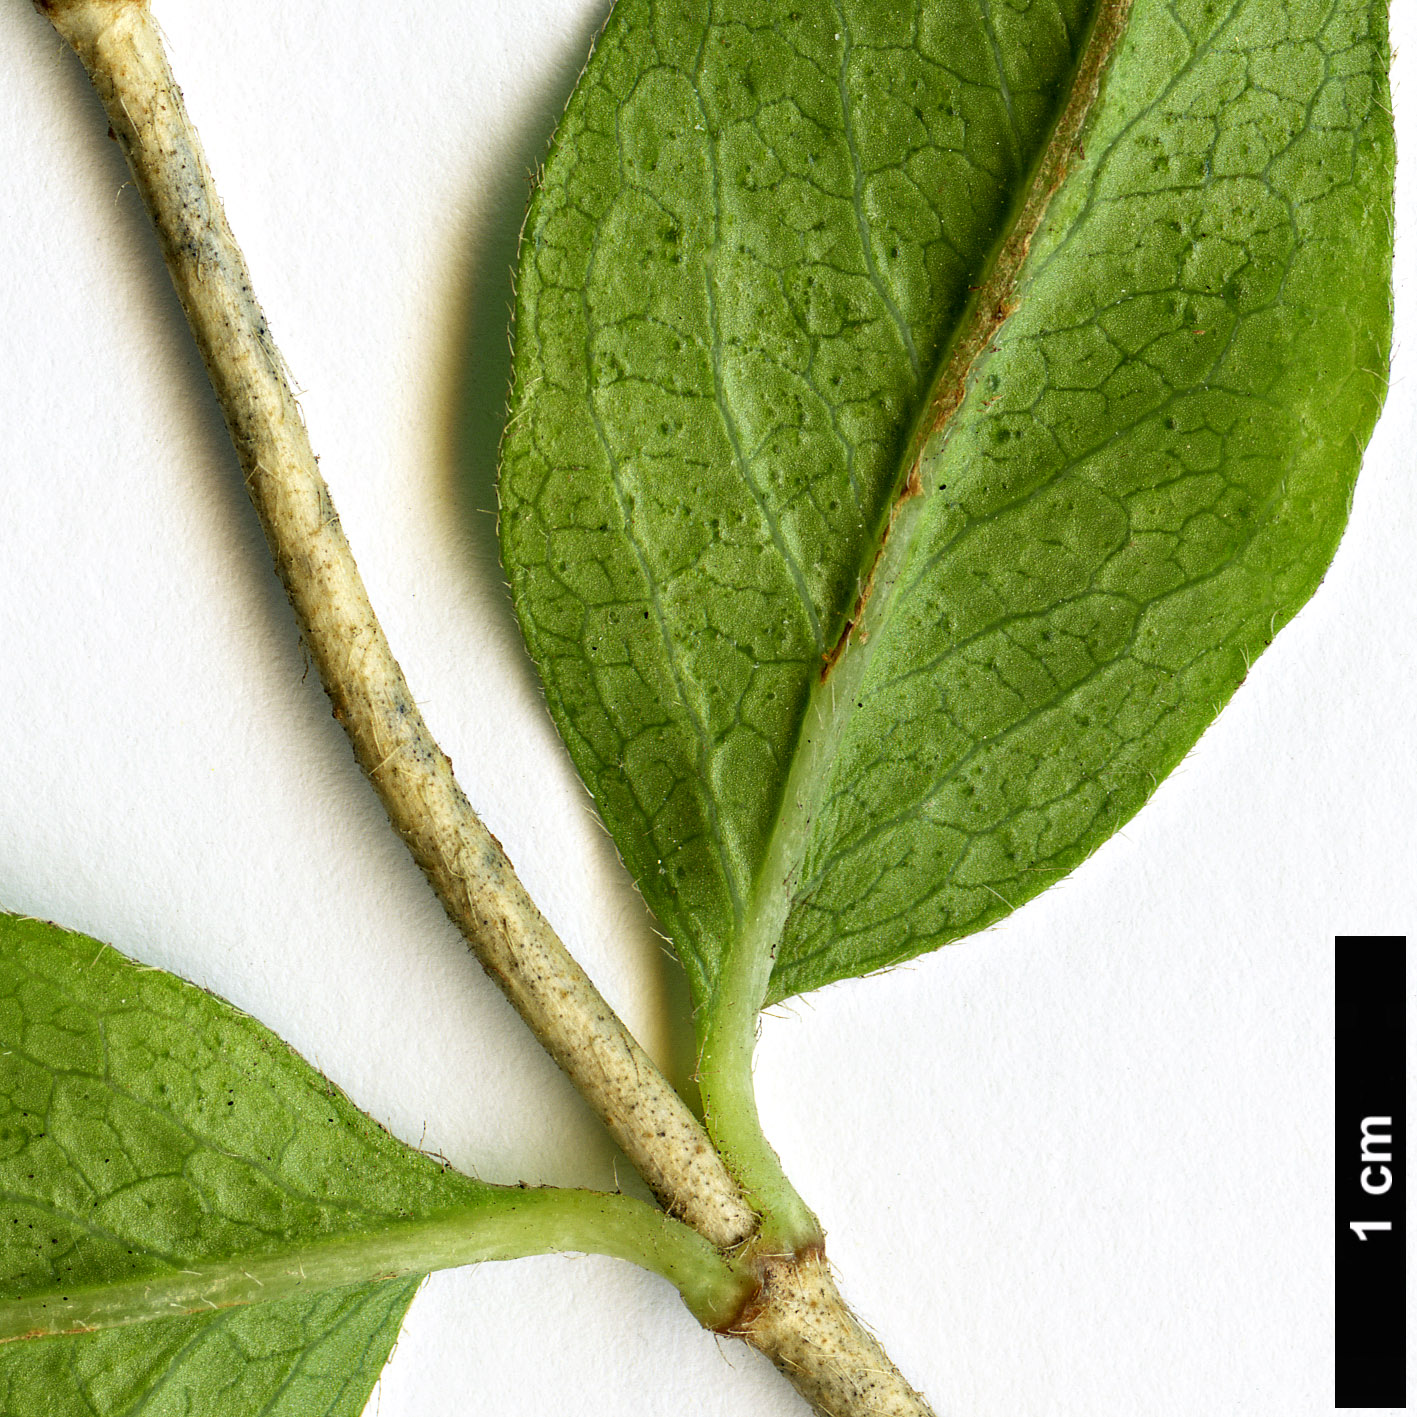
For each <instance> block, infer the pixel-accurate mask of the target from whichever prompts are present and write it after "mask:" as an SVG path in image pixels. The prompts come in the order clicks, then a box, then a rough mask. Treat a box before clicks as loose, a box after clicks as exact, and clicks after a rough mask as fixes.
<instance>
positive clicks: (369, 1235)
mask: <svg viewBox="0 0 1417 1417" xmlns="http://www.w3.org/2000/svg"><path fill="white" fill-rule="evenodd" d="M558 1194H566V1193H555V1192H549V1191H540V1192H538V1191H521V1190H517V1189H509V1188H503V1187H495V1186H488V1185H484V1184H482V1183H481V1182H478V1181H474V1180H471V1179H469V1178H468V1177H465V1176H462V1175H459V1174H458V1173H457V1172H454V1171H451V1170H449V1169H447V1168H446V1167H444V1166H441V1165H439V1164H438V1163H437V1162H435V1161H433V1160H432V1159H431V1158H429V1157H426V1156H424V1155H422V1154H421V1153H419V1152H416V1151H414V1150H413V1149H412V1148H411V1147H408V1146H405V1145H404V1144H403V1143H401V1142H399V1141H397V1140H395V1138H393V1137H392V1136H390V1135H389V1134H388V1133H387V1132H385V1131H384V1130H383V1129H382V1128H381V1127H379V1126H378V1125H377V1124H376V1123H375V1122H373V1121H372V1120H371V1119H370V1118H369V1117H367V1116H365V1115H364V1114H363V1113H361V1112H360V1111H358V1109H357V1108H355V1107H354V1105H353V1104H352V1103H351V1102H350V1101H349V1099H348V1098H347V1097H345V1096H344V1094H343V1093H341V1092H340V1091H339V1089H338V1088H336V1087H335V1086H334V1085H333V1084H332V1083H331V1082H329V1081H328V1080H327V1079H326V1078H324V1077H322V1076H321V1075H320V1074H319V1073H318V1072H316V1071H315V1070H314V1069H313V1068H312V1067H310V1066H309V1064H307V1063H306V1062H304V1061H303V1060H302V1059H301V1058H300V1057H298V1056H297V1055H296V1054H295V1053H294V1052H292V1050H291V1049H290V1048H289V1047H288V1046H287V1045H286V1044H285V1043H283V1042H281V1041H280V1039H278V1038H277V1037H276V1036H275V1035H274V1034H272V1033H271V1032H270V1031H269V1030H268V1029H266V1028H264V1027H263V1026H262V1025H260V1024H259V1023H257V1022H256V1021H255V1020H254V1019H252V1018H250V1017H248V1016H247V1015H245V1014H242V1013H241V1012H239V1011H238V1010H237V1009H234V1008H233V1007H232V1006H231V1005H229V1004H227V1003H225V1002H224V1001H222V1000H220V999H218V998H216V997H215V996H213V995H211V994H208V993H206V992H205V991H203V990H201V989H198V988H196V987H195V986H193V985H191V984H187V983H185V982H184V981H183V980H181V979H178V978H177V977H175V976H174V975H171V974H167V973H165V972H164V971H162V970H158V969H148V968H144V967H143V966H141V965H137V964H135V963H133V962H132V961H131V960H128V959H125V958H124V957H123V956H122V955H120V954H118V953H117V952H116V951H115V950H113V949H111V948H109V947H108V946H105V945H102V944H100V943H99V942H98V941H96V940H92V939H90V938H88V937H87V936H84V935H78V934H72V933H70V932H68V931H65V930H61V929H59V928H57V927H56V926H53V925H48V924H45V923H43V922H40V921H34V920H26V919H21V918H18V917H15V916H10V915H0V1340H10V1341H7V1342H0V1413H4V1414H7V1417H8V1414H14V1417H33V1414H36V1413H45V1414H53V1417H70V1414H73V1415H74V1417H120V1414H138V1413H142V1414H144V1417H167V1414H174V1417H175V1415H176V1414H196V1413H220V1414H222V1417H247V1415H248V1414H250V1417H256V1414H272V1417H275V1415H276V1414H278V1417H307V1415H308V1417H316V1415H317V1414H318V1417H335V1414H341V1415H343V1414H349V1417H354V1415H355V1414H358V1413H359V1412H361V1411H362V1410H363V1406H364V1403H365V1401H366V1399H367V1398H368V1396H369V1392H370V1389H371V1388H372V1386H373V1384H374V1381H375V1379H376V1378H377V1376H378V1373H379V1370H380V1368H381V1367H382V1365H383V1363H384V1361H385V1360H386V1358H387V1357H388V1354H389V1351H390V1349H391V1348H392V1346H393V1344H394V1341H395V1339H396V1338H397V1335H398V1330H399V1324H400V1322H401V1320H402V1317H403V1314H404V1311H405V1310H406V1309H407V1307H408V1305H409V1302H410V1301H411V1299H412V1297H413V1292H414V1290H415V1289H416V1287H417V1284H418V1282H419V1278H420V1277H421V1274H422V1273H424V1272H426V1271H427V1270H428V1269H431V1268H434V1267H436V1265H437V1263H438V1262H439V1259H440V1254H439V1247H440V1245H441V1246H442V1247H443V1251H444V1258H445V1259H446V1260H447V1262H459V1261H458V1260H457V1258H456V1256H455V1255H454V1254H453V1253H452V1251H451V1246H452V1245H454V1244H455V1243H457V1237H464V1236H470V1235H475V1234H477V1233H478V1226H479V1224H491V1223H492V1222H493V1221H494V1220H495V1218H496V1217H497V1216H498V1215H501V1214H503V1213H506V1212H511V1211H514V1210H515V1209H516V1208H517V1207H519V1206H522V1205H525V1204H534V1203H535V1202H537V1201H538V1200H544V1199H545V1198H547V1197H554V1196H556V1195H558ZM573 1194H583V1193H573ZM523 1198H525V1199H523ZM615 1199H619V1198H615ZM430 1235H431V1236H432V1239H431V1241H430V1239H429V1236H430ZM450 1237H451V1238H450ZM500 1238H502V1239H504V1240H505V1238H506V1237H505V1236H501V1237H500ZM517 1238H518V1237H516V1236H514V1237H513V1243H504V1244H502V1246H501V1251H502V1252H505V1253H534V1252H536V1250H537V1248H538V1247H537V1245H536V1243H535V1240H534V1239H533V1240H532V1242H531V1243H527V1244H525V1245H523V1246H521V1247H520V1248H519V1247H518V1246H517V1244H516V1243H514V1241H515V1240H516V1239H517ZM521 1238H524V1237H521ZM540 1248H543V1249H544V1248H554V1245H548V1244H542V1245H541V1246H540ZM395 1275H397V1276H400V1277H397V1278H391V1276H395ZM379 1280H387V1281H388V1282H375V1281H379ZM268 1297H269V1300H270V1301H269V1302H261V1301H262V1300H263V1299H266V1298H268ZM164 1314H171V1315H172V1317H156V1318H155V1317H154V1315H164ZM94 1328H97V1329H98V1331H96V1332H83V1331H82V1330H85V1329H94ZM44 1334H55V1335H58V1336H53V1337H42V1336H40V1335H44ZM20 1339H24V1340H28V1341H24V1342H21V1341H17V1340H20Z"/></svg>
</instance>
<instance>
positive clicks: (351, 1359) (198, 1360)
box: [0, 1279, 420, 1417]
mask: <svg viewBox="0 0 1417 1417" xmlns="http://www.w3.org/2000/svg"><path fill="white" fill-rule="evenodd" d="M419 1282H420V1281H419V1280H417V1279H399V1280H392V1281H390V1282H389V1283H386V1284H362V1285H355V1286H352V1287H350V1288H345V1289H327V1290H324V1291H322V1292H317V1293H310V1294H295V1295H292V1296H291V1297H290V1298H288V1299H282V1300H279V1301H277V1302H275V1303H269V1304H253V1305H251V1306H249V1307H246V1308H237V1309H223V1310H221V1311H220V1312H219V1313H209V1314H194V1315H191V1316H189V1317H187V1318H180V1319H158V1320H155V1321H153V1322H151V1323H145V1324H143V1325H141V1327H138V1328H119V1329H106V1330H104V1331H102V1332H100V1333H93V1334H85V1335H82V1336H75V1337H64V1338H46V1339H43V1340H41V1341H36V1342H31V1343H23V1344H18V1343H17V1344H11V1345H10V1346H8V1347H7V1348H6V1349H5V1350H4V1352H3V1355H0V1413H4V1414H5V1417H28V1414H32V1413H46V1414H52V1417H136V1414H138V1413H141V1414H142V1417H190V1414H192V1413H219V1414H221V1417H243V1414H247V1413H250V1414H252V1417H255V1414H260V1417H359V1414H360V1413H361V1412H363V1411H364V1408H365V1405H366V1403H367V1401H368V1398H369V1393H370V1391H371V1390H372V1389H373V1386H374V1383H375V1381H376V1380H377V1378H378V1376H379V1372H380V1369H381V1368H382V1367H383V1365H384V1363H385V1361H386V1360H387V1358H388V1356H389V1351H390V1350H391V1349H392V1348H393V1346H394V1342H395V1340H396V1339H397V1338H398V1332H399V1325H400V1324H401V1323H402V1322H403V1316H404V1312H405V1311H406V1310H407V1308H408V1306H409V1303H410V1302H411V1301H412V1299H413V1295H414V1291H415V1290H416V1289H417V1288H418V1285H419Z"/></svg>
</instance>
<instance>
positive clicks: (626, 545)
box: [502, 0, 1393, 1021]
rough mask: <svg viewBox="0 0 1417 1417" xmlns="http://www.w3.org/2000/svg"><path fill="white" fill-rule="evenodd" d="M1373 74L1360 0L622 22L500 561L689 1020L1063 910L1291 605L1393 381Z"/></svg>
mask: <svg viewBox="0 0 1417 1417" xmlns="http://www.w3.org/2000/svg"><path fill="white" fill-rule="evenodd" d="M1104 49H1105V53H1103V50H1104ZM1099 55H1101V59H1100V60H1099ZM1094 61H1097V62H1098V64H1099V65H1100V67H1096V68H1095V69H1094V70H1092V71H1090V70H1089V67H1088V66H1089V64H1090V63H1093V62H1094ZM1386 62H1387V31H1386V6H1385V4H1384V3H1381V0H1135V3H1133V4H1132V5H1130V6H1127V5H1125V4H1123V3H1119V0H1107V3H1102V4H1097V3H1094V2H1093V0H1086V2H1085V0H1078V3H1075V4H1069V3H1056V0H1033V3H1023V4H1018V5H1006V4H1001V3H997V0H914V3H903V4H885V3H873V4H851V3H847V0H837V3H830V0H829V2H828V3H813V0H794V2H793V3H790V4H781V5H778V4H770V3H769V4H762V3H755V4H746V3H744V4H732V3H717V4H712V5H709V4H693V3H687V2H686V0H672V2H671V0H621V3H620V4H618V5H617V6H616V8H615V10H614V12H613V14H612V16H611V19H610V21H609V23H608V25H607V28H606V31H605V33H604V35H603V37H602V39H601V42H600V44H599V46H598V48H597V51H596V54H595V55H594V57H593V59H592V61H591V64H590V66H589V67H588V69H587V71H586V73H585V75H584V76H583V78H582V80H581V82H580V85H579V87H578V88H577V90H576V93H575V95H574V97H573V99H572V101H571V104H570V106H569V108H568V110H567V114H566V117H565V119H564V121H563V123H562V126H561V129H560V131H559V132H558V134H557V137H556V140H555V142H554V144H553V147H552V151H551V154H550V156H549V157H548V160H547V163H546V168H545V175H544V179H543V182H542V184H541V186H540V188H539V190H538V193H537V195H536V197H535V199H534V201H533V207H532V211H531V213H530V216H529V219H528V224H527V228H526V234H525V240H524V245H523V250H522V257H521V266H520V275H519V288H518V304H517V317H516V321H517V323H516V350H515V361H514V388H513V398H512V410H511V420H510V422H509V427H508V433H507V437H506V440H505V444H504V451H503V472H502V527H503V542H504V552H505V557H506V561H507V566H508V570H509V574H510V576H511V579H512V584H513V591H514V595H515V597H516V602H517V608H518V612H519V615H520V617H521V620H522V625H523V628H524V630H525V633H526V636H527V640H528V643H529V645H530V647H531V649H532V653H533V655H534V657H535V658H536V660H537V662H538V664H539V666H540V668H541V672H542V675H543V679H544V682H545V684H546V689H547V696H548V700H549V702H550V706H551V709H552V713H553V715H554V716H555V718H556V720H557V723H558V725H559V726H560V728H561V731H562V733H563V736H564V737H565V739H566V741H567V743H568V745H569V747H570V750H571V753H572V756H573V758H574V759H575V761H576V763H577V766H578V767H579V769H580V771H581V773H582V776H583V777H584V778H585V780H586V782H587V783H588V785H589V786H590V788H591V790H592V792H593V794H594V796H595V799H596V802H597V804H598V806H599V808H600V811H601V813H602V815H603V817H604V819H605V821H606V823H607V825H608V827H609V828H610V831H611V833H612V835H613V836H614V838H615V840H616V842H617V844H618V845H619V848H620V850H621V853H622V854H623V856H624V858H625V860H626V863H627V865H628V866H629V867H630V869H631V871H632V872H633V874H634V876H635V878H636V880H637V881H638V882H639V884H640V887H641V889H642V890H643V892H644V894H645V897H646V899H647V900H648V901H649V903H650V905H651V906H652V907H653V908H654V910H655V911H656V913H657V914H658V915H659V917H660V918H661V920H662V921H663V922H664V923H665V925H666V927H667V928H668V930H669V932H670V934H671V935H672V937H673V940H674V943H675V945H676V947H677V948H678V950H679V952H680V954H681V956H682V957H683V959H684V961H685V964H686V967H687V969H688V971H689V975H690V979H691V983H692V985H693V987H694V989H695V993H696V996H697V998H698V1000H699V1002H700V1005H701V1009H700V1018H701V1021H702V1020H703V1019H705V1018H708V1019H711V1018H712V1016H713V1013H714V1010H715V1007H716V1004H717V1002H718V992H719V990H720V989H721V987H722V984H723V980H724V979H725V978H727V977H729V976H730V975H731V974H733V973H734V971H735V969H738V970H739V972H740V973H741V971H742V969H743V968H747V969H748V972H749V973H753V974H756V975H757V976H758V977H760V978H761V979H762V980H763V981H765V987H764V989H763V991H762V992H763V993H764V995H765V997H766V998H767V999H768V1000H771V999H776V998H781V997H784V996H786V995H789V994H792V993H796V992H801V991H803V990H807V989H811V988H815V987H817V986H819V985H821V984H824V983H826V982H829V981H830V980H832V979H836V978H841V977H844V976H849V975H856V974H861V973H865V972H868V971H870V970H872V969H876V968H879V967H882V966H885V965H888V964H891V963H894V962H897V961H899V960H902V959H906V958H909V957H910V956H912V955H914V954H917V953H919V952H920V951H922V950H925V949H929V948H932V947H934V946H937V945H940V944H943V943H946V942H948V941H950V940H953V939H957V938H959V937H961V936H963V935H966V934H969V933H971V932H973V931H976V930H978V929H981V928H983V927H984V926H986V925H988V924H990V923H991V922H992V921H994V920H996V919H998V918H999V917H1000V916H1002V915H1003V914H1005V913H1006V912H1007V911H1009V910H1011V909H1013V908H1015V907H1017V906H1018V905H1020V904H1022V903H1023V902H1024V901H1025V900H1027V899H1028V898H1029V897H1031V896H1033V895H1034V894H1036V893H1037V892H1038V891H1039V890H1041V889H1043V888H1044V887H1045V886H1047V885H1048V884H1050V883H1051V882H1053V881H1055V880H1056V879H1058V878H1059V877H1060V876H1061V875H1063V874H1064V873H1066V872H1067V871H1068V870H1070V869H1071V868H1072V867H1073V866H1075V865H1076V864H1077V863H1078V862H1079V861H1081V860H1082V859H1083V858H1084V857H1085V856H1086V855H1087V854H1088V853H1090V852H1091V851H1092V850H1094V849H1095V848H1096V847H1097V846H1098V845H1099V844H1100V843H1101V842H1102V841H1103V840H1105V839H1106V838H1107V837H1108V836H1109V835H1110V834H1111V833H1113V832H1114V831H1115V830H1116V829H1117V828H1118V827H1119V826H1120V825H1122V824H1123V823H1124V822H1125V821H1126V820H1127V819H1128V818H1129V817H1130V816H1131V815H1132V814H1133V813H1134V812H1135V811H1136V810H1137V809H1138V808H1139V807H1140V806H1141V805H1142V803H1143V802H1144V801H1145V800H1146V798H1147V796H1149V795H1150V793H1151V792H1152V791H1153V790H1154V788H1155V786H1156V784H1157V783H1158V782H1159V780H1160V779H1161V777H1163V776H1164V775H1165V773H1167V772H1168V771H1169V770H1170V769H1171V768H1172V767H1173V766H1175V764H1176V763H1177V762H1178V761H1179V760H1180V758H1181V757H1182V756H1183V755H1184V753H1185V752H1186V751H1187V750H1188V749H1189V747H1190V746H1191V744H1192V743H1193V742H1194V741H1195V739H1196V738H1197V736H1198V735H1199V734H1200V732H1201V731H1202V730H1203V728H1204V727H1205V725H1206V724H1207V723H1208V722H1209V721H1210V720H1211V719H1212V718H1213V717H1214V715H1215V713H1216V712H1218V710H1219V707H1220V706H1221V705H1222V704H1223V703H1224V701H1225V700H1226V699H1227V698H1228V697H1229V695H1230V694H1231V693H1232V692H1233V691H1234V689H1235V688H1236V686H1237V685H1238V684H1239V683H1240V681H1241V680H1242V679H1243V678H1244V676H1245V674H1246V672H1247V671H1248V668H1249V665H1250V664H1251V662H1252V661H1253V659H1254V658H1255V656H1256V655H1258V654H1259V653H1260V652H1261V651H1262V650H1263V649H1264V648H1265V646H1266V645H1267V644H1268V643H1269V642H1270V640H1271V639H1272V638H1273V635H1274V633H1275V631H1276V630H1277V629H1278V627H1280V626H1281V625H1283V624H1284V623H1285V622H1286V621H1287V620H1288V619H1289V618H1290V617H1291V616H1292V615H1293V614H1294V612H1295V611H1296V610H1297V609H1298V607H1299V606H1300V605H1302V603H1303V602H1304V600H1305V599H1307V597H1308V596H1309V595H1310V594H1311V593H1312V591H1313V589H1314V588H1315V586H1316V585H1317V584H1318V581H1319V579H1320V577H1321V576H1322V574H1323V571H1324V568H1325V567H1326V566H1327V564H1328V561H1329V560H1330V558H1331V556H1332V554H1333V551H1334V548H1335V546H1336V544H1337V540H1338V536H1339V534H1340V532H1341V530H1342V527H1343V523H1344V520H1345V518H1346V514H1347V508H1348V504H1349V500H1350V496H1351V492H1352V485H1353V479H1354V476H1355V475H1356V471H1357V467H1358V462H1359V458H1360V455H1361V449H1362V446H1363V444H1364V442H1365V441H1366V438H1367V436H1368V434H1369V432H1370V431H1371V428H1372V424H1373V422H1374V420H1375V418H1376V414H1377V411H1378V408H1379V407H1380V404H1381V398H1382V394H1383V392H1384V380H1385V370H1386V360H1387V349H1388V338H1389V328H1390V297H1389V285H1388V281H1389V275H1388V272H1389V266H1390V259H1391V183H1392V167H1393V152H1392V137H1391V123H1390V117H1389V113H1388V99H1387V88H1386V78H1385V70H1386ZM1090 73H1091V75H1092V77H1091V78H1089V74H1090ZM1099 74H1100V75H1101V81H1100V85H1099V84H1098V83H1097V82H1096V77H1097V75H1099ZM1070 115H1071V118H1070ZM1073 119H1076V120H1077V122H1076V124H1075V125H1074V126H1071V127H1070V126H1069V124H1070V122H1071V121H1072V120H1073ZM981 290H982V292H983V293H984V295H987V297H988V299H989V302H990V304H989V306H988V308H983V307H982V306H981V303H980V302H981V300H982V299H983V298H984V295H981ZM971 341H973V343H971ZM745 954H747V955H749V956H752V958H751V959H749V960H748V963H747V965H743V956H744V955H745ZM735 960H736V961H737V962H738V963H737V964H735ZM769 967H770V971H771V972H770V975H769Z"/></svg>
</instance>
